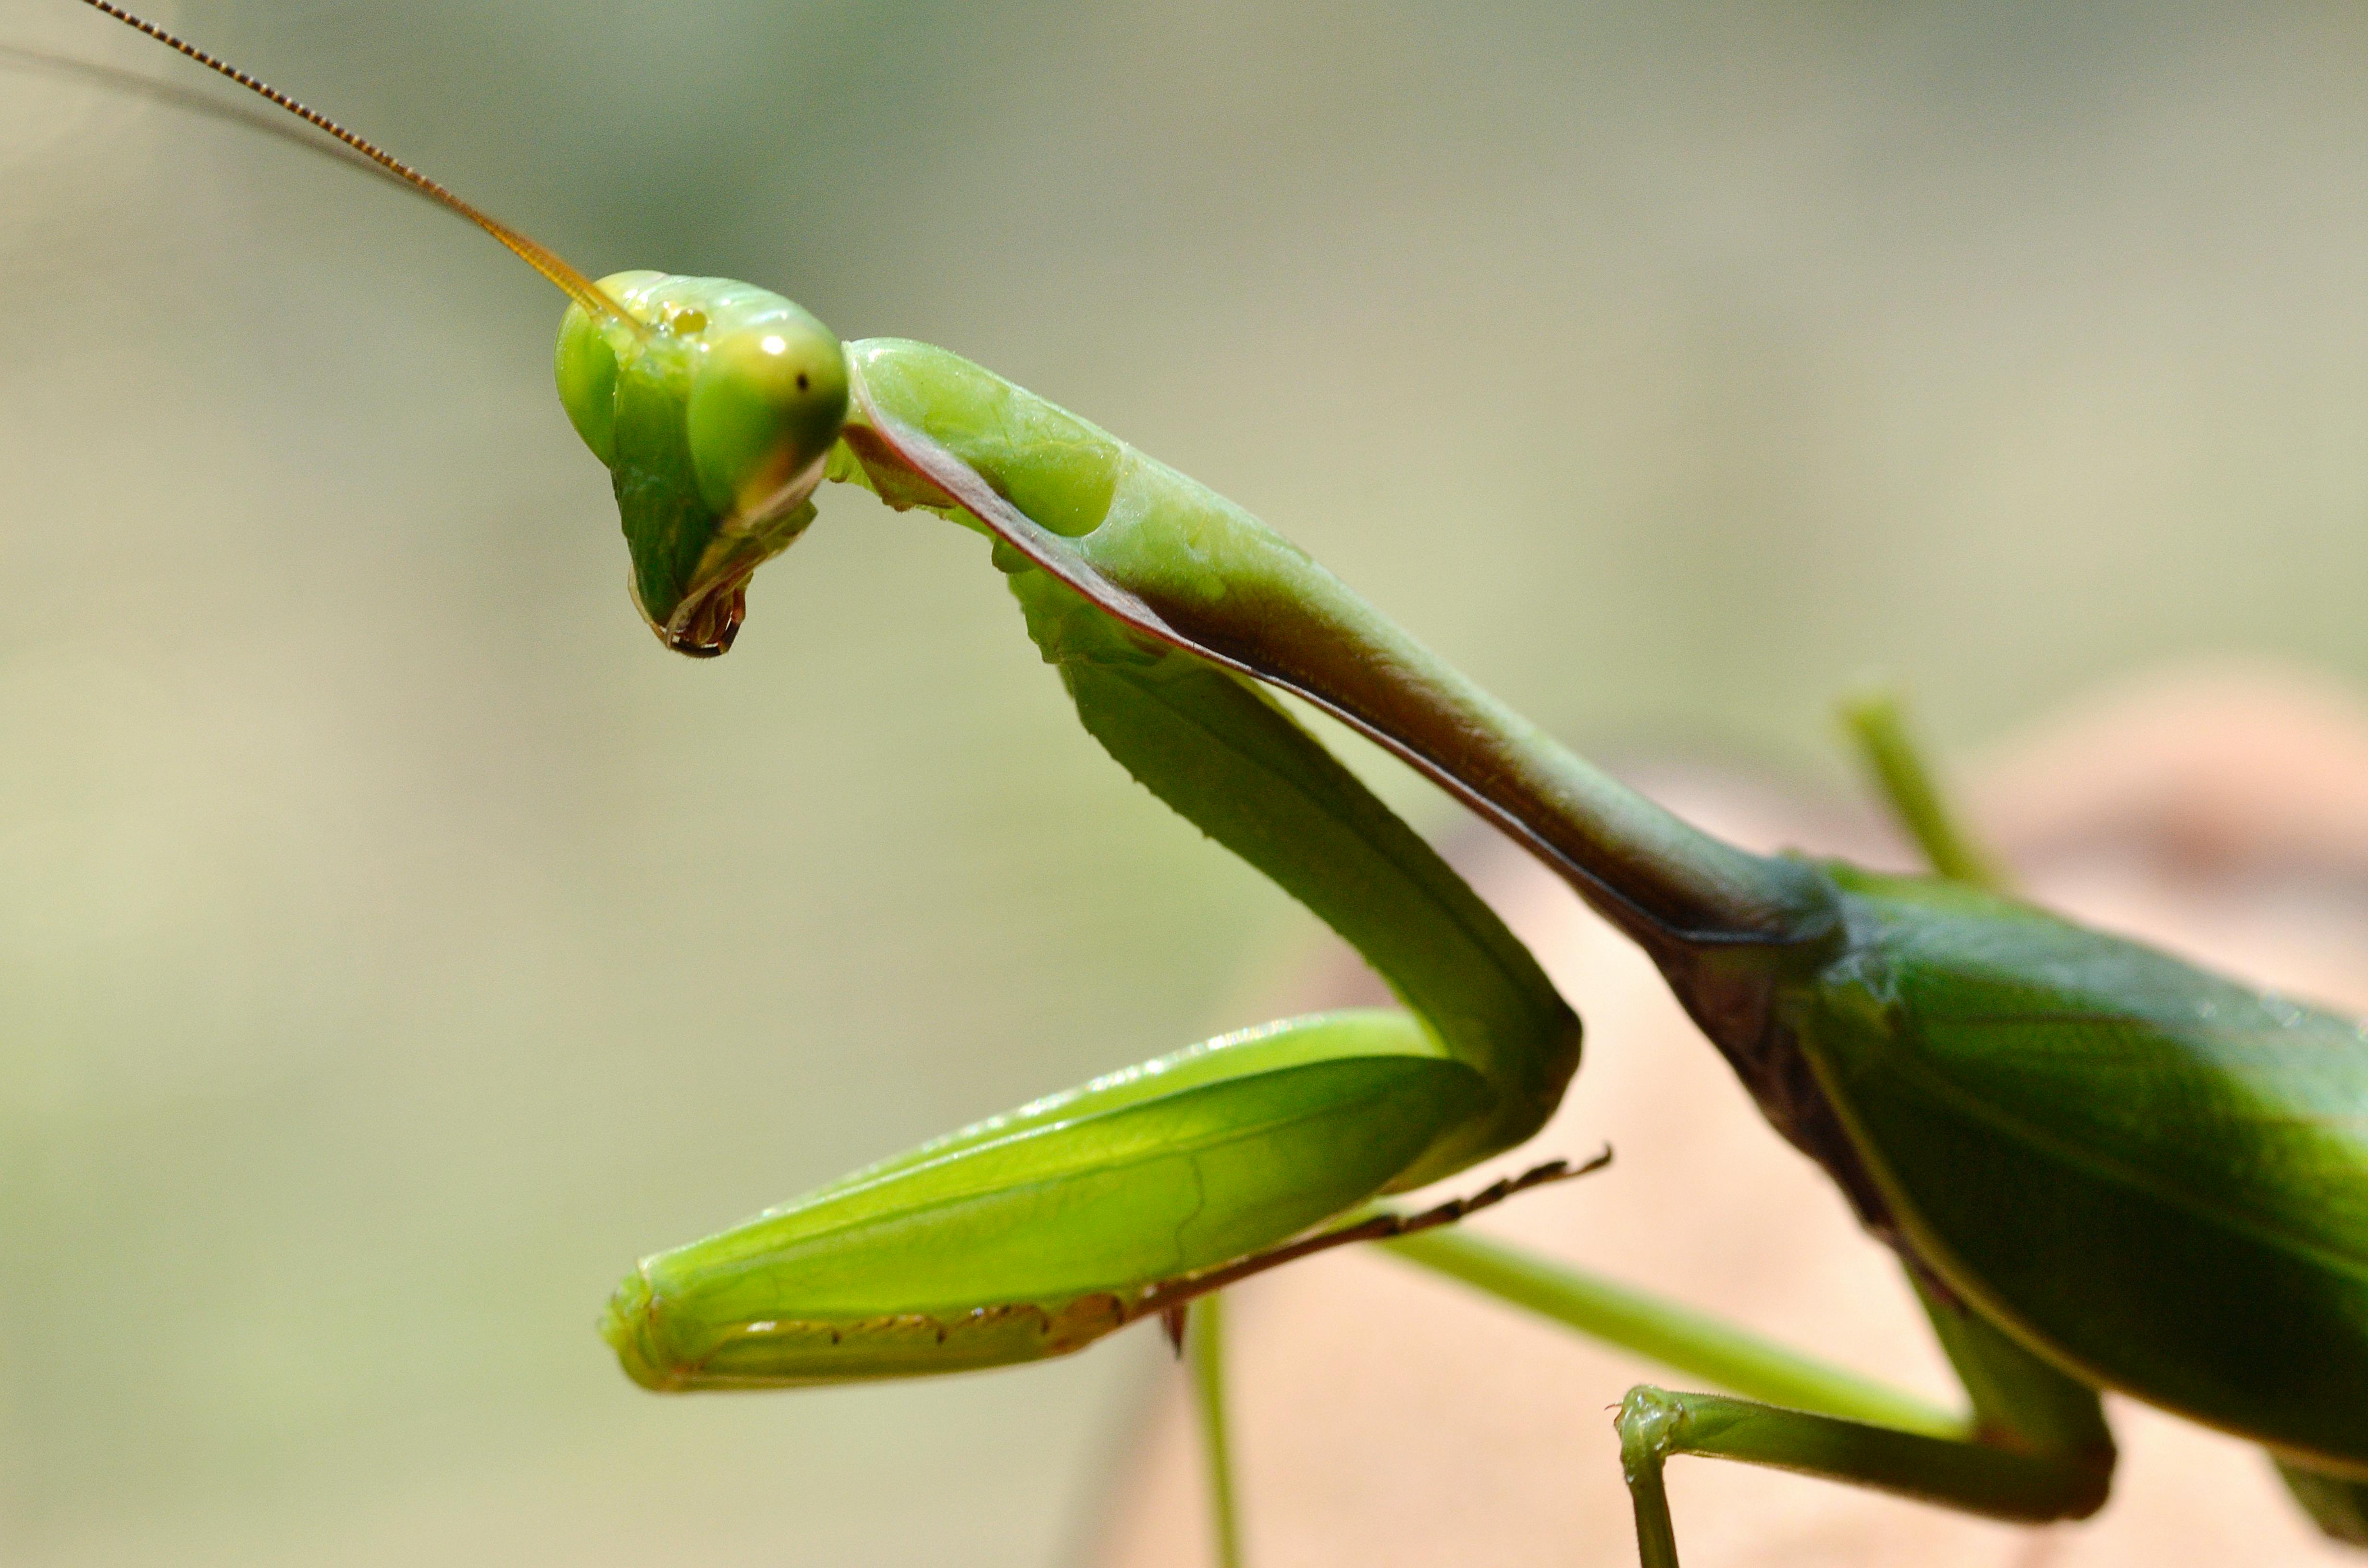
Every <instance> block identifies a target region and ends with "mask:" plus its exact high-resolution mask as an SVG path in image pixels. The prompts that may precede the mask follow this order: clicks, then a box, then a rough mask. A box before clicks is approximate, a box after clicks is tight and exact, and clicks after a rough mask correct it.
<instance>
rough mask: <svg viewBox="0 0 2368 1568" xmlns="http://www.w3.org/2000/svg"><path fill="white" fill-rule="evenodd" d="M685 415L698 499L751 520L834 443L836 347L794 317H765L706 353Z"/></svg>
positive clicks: (838, 402)
mask: <svg viewBox="0 0 2368 1568" xmlns="http://www.w3.org/2000/svg"><path fill="white" fill-rule="evenodd" d="M685 413H686V416H687V423H688V426H689V429H688V434H689V439H690V458H691V465H692V467H693V469H694V470H695V471H696V472H697V473H698V476H699V494H700V499H701V500H702V501H704V502H706V503H707V505H708V506H712V507H713V508H714V509H715V510H716V511H717V512H719V513H724V514H746V513H748V512H752V511H754V510H756V509H757V508H758V507H760V506H763V505H764V504H765V503H766V502H767V501H768V499H770V498H771V497H772V496H774V495H775V494H778V493H779V492H780V489H781V487H782V486H783V485H785V484H787V483H789V482H790V481H791V479H792V478H794V477H795V476H797V475H798V474H800V473H802V472H804V471H805V470H806V469H807V468H809V467H811V466H812V465H813V463H814V460H816V459H817V458H820V457H821V456H822V455H823V454H824V453H825V452H826V451H828V450H829V449H830V444H831V443H832V442H833V441H836V440H837V438H838V430H839V426H840V425H841V424H842V423H844V422H845V420H846V418H847V361H846V358H845V356H844V355H843V354H842V353H841V352H840V349H839V346H838V339H837V338H836V337H834V336H832V335H831V334H830V333H829V331H828V330H827V329H825V327H824V326H823V325H822V324H821V323H819V322H817V321H815V320H814V318H813V317H811V316H807V315H805V314H804V312H796V313H795V314H791V313H789V312H768V313H767V316H766V317H765V318H763V319H760V320H757V321H756V322H753V323H750V324H747V325H745V326H741V327H737V328H735V329H734V330H733V331H731V332H730V333H729V334H728V335H723V336H722V337H720V338H719V339H718V340H716V341H714V342H713V343H712V344H711V345H710V346H709V347H708V349H707V351H706V353H704V354H703V355H701V356H700V362H699V368H698V369H697V370H696V371H695V372H694V374H693V377H692V380H691V386H690V401H689V407H688V408H687V409H686V411H685Z"/></svg>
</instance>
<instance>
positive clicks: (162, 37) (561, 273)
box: [83, 0, 648, 334]
mask: <svg viewBox="0 0 2368 1568" xmlns="http://www.w3.org/2000/svg"><path fill="white" fill-rule="evenodd" d="M83 3H84V4H85V5H86V6H90V7H91V8H92V9H93V10H96V11H104V12H105V13H107V15H108V16H110V17H114V18H115V19H116V20H117V21H119V22H121V23H122V24H123V25H124V26H126V27H128V28H135V29H137V30H138V31H140V32H143V33H146V34H147V35H148V36H149V37H150V38H153V39H154V40H156V41H157V42H158V43H161V44H164V45H165V46H166V47H168V48H171V49H175V50H177V51H180V52H181V53H183V54H186V55H188V57H189V58H190V59H192V60H194V61H196V62H198V63H199V64H200V65H202V66H204V67H205V68H206V69H207V70H209V71H211V72H213V73H215V74H218V75H222V76H226V77H228V78H229V79H230V80H232V81H233V82H235V83H237V84H238V85H240V86H242V87H245V89H246V90H247V91H248V92H250V93H253V94H255V95H256V97H260V98H262V99H263V100H264V101H265V102H267V103H268V104H271V105H272V106H273V107H275V108H283V109H286V110H287V111H288V112H289V113H290V114H292V115H294V116H295V117H296V118H297V119H301V120H302V121H303V122H304V123H305V124H307V125H309V126H312V127H313V129H314V130H316V131H322V132H324V134H326V135H329V136H334V137H336V139H337V140H338V141H339V142H344V143H345V144H346V145H347V147H350V148H352V149H353V150H354V151H355V152H356V153H359V154H361V155H362V156H363V157H365V158H368V159H369V160H370V162H371V163H373V164H375V165H378V166H379V167H380V168H381V169H384V170H385V171H386V172H387V173H388V174H390V175H393V176H394V177H395V178H397V179H399V180H401V181H402V182H403V183H404V184H405V185H407V186H409V187H411V188H412V189H413V190H415V191H417V192H418V193H419V194H420V195H422V196H424V197H426V198H427V199H428V200H430V201H433V202H435V203H436V204H437V205H438V206H440V207H445V208H449V209H450V210H452V211H455V212H458V213H459V214H460V215H461V217H463V218H466V219H467V220H468V221H469V222H472V223H474V224H475V225H477V227H479V228H480V229H483V230H484V231H485V233H489V234H491V235H492V236H493V237H494V238H495V239H496V240H498V241H500V242H501V244H502V245H503V247H504V248H506V249H507V250H508V251H509V253H510V254H511V255H513V256H517V257H518V259H519V260H520V261H523V262H525V263H526V264H527V265H528V266H529V267H533V268H534V269H535V270H536V271H537V272H540V273H541V274H542V275H543V276H544V277H545V278H550V279H551V281H552V282H553V283H555V284H557V285H558V286H559V289H560V290H561V291H562V292H563V293H564V294H565V295H566V296H567V297H568V298H569V299H571V300H573V301H575V302H576V303H577V304H579V305H581V306H583V307H584V308H585V310H586V311H588V312H591V313H592V314H594V315H596V316H606V317H608V318H609V320H611V321H614V322H619V323H621V324H624V325H625V326H628V327H630V328H632V330H633V331H634V332H635V333H636V334H641V333H644V332H646V331H647V330H648V328H646V327H644V326H643V324H641V323H640V322H638V321H636V320H635V319H633V317H632V316H630V315H628V314H626V313H625V309H624V307H623V306H621V305H620V304H618V303H617V301H614V300H612V299H610V298H609V296H608V294H607V293H606V292H605V291H604V290H602V289H601V288H600V286H599V285H598V284H597V283H595V282H593V281H592V280H591V279H590V278H586V277H585V276H584V274H582V273H580V272H578V271H576V270H575V268H574V267H570V266H568V265H567V263H566V262H565V261H564V260H562V259H561V258H560V257H559V256H557V255H556V254H555V253H553V252H552V251H549V250H546V249H544V248H543V247H542V246H541V244H537V243H536V242H535V241H533V240H531V239H529V238H528V237H527V236H526V235H524V234H522V233H518V231H517V230H516V229H513V228H511V227H510V226H509V225H508V224H507V223H505V222H502V221H501V220H500V219H498V218H495V216H493V215H492V214H491V213H489V212H486V211H484V210H482V209H480V208H478V207H475V206H473V205H472V204H471V203H469V202H467V201H464V200H462V199H461V197H460V196H459V195H458V194H456V193H455V192H453V191H451V190H450V189H448V188H446V187H444V186H442V185H439V184H438V183H437V182H436V181H435V180H432V179H429V178H428V177H427V176H426V175H423V174H421V173H420V172H419V171H418V170H417V169H415V168H413V167H412V166H411V165H409V164H406V163H404V161H403V160H402V159H400V158H398V157H396V156H395V155H394V154H393V153H389V152H387V151H386V150H385V149H384V148H382V147H381V146H379V145H378V144H377V143H376V142H371V141H370V140H369V139H367V138H365V137H361V136H357V135H355V134H354V133H353V132H352V131H348V130H347V129H346V128H345V127H344V126H342V125H339V124H338V123H337V122H336V120H334V119H330V118H329V117H328V116H327V115H325V114H323V113H321V112H320V110H318V109H313V108H306V107H305V106H304V105H302V104H301V103H298V102H297V101H296V100H295V99H294V98H291V97H289V96H288V95H287V94H285V93H283V92H281V91H280V90H279V88H277V87H274V86H272V85H269V84H268V83H266V82H258V81H256V79H255V78H254V77H252V76H250V75H248V74H246V73H245V72H244V71H242V70H240V69H239V68H238V67H237V66H235V65H233V64H232V63H231V62H228V61H226V60H222V59H218V58H216V57H215V56H213V55H211V54H208V53H207V52H206V51H204V50H202V49H199V47H198V46H197V45H195V44H193V43H190V42H189V41H188V40H185V39H182V38H178V37H176V36H175V35H174V34H172V33H169V32H167V31H165V29H164V28H160V27H158V26H157V25H156V24H155V23H154V22H152V21H149V20H148V19H147V18H145V17H135V16H133V15H132V14H131V12H129V11H127V10H125V9H123V7H121V6H115V5H110V4H108V0H83Z"/></svg>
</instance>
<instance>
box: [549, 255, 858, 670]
mask: <svg viewBox="0 0 2368 1568" xmlns="http://www.w3.org/2000/svg"><path fill="white" fill-rule="evenodd" d="M598 287H599V288H600V289H601V290H603V291H604V292H605V293H607V294H608V296H609V298H611V299H613V300H614V301H617V304H618V306H619V307H620V309H621V310H623V311H624V312H626V314H627V315H629V316H630V317H631V318H632V320H631V321H626V322H620V321H617V320H615V319H613V318H611V319H602V318H600V317H597V316H595V315H593V314H592V313H590V312H587V311H586V309H585V308H584V307H583V306H581V305H577V306H575V307H571V308H570V309H569V311H568V312H567V315H566V319H565V320H564V321H563V322H562V323H561V324H560V329H559V348H558V355H557V358H556V361H555V364H554V367H553V368H554V370H555V373H556V378H557V381H558V383H559V397H560V402H561V403H563V404H564V406H565V407H566V409H567V417H568V420H569V422H570V423H572V424H573V425H574V426H575V432H576V434H577V435H579V436H581V437H583V438H584V444H585V445H586V446H587V447H589V448H591V449H592V452H593V455H594V456H596V457H598V459H599V460H601V462H602V463H603V464H605V465H606V466H607V467H608V469H609V475H610V477H611V479H612V480H613V481H614V483H615V488H616V494H617V510H618V514H619V517H620V520H621V521H622V523H623V525H624V530H625V543H626V545H627V547H628V548H629V549H630V550H631V551H632V578H631V582H632V593H633V602H634V604H635V605H636V606H638V607H639V608H640V609H641V612H642V616H643V619H645V620H647V621H648V622H649V624H650V629H651V630H652V631H655V632H656V633H657V634H658V637H659V638H660V640H661V641H663V642H665V643H666V646H668V647H670V648H672V649H674V650H675V651H676V652H677V653H690V654H693V655H698V656H712V655H713V654H716V653H723V651H724V649H726V648H728V647H730V646H731V644H732V639H733V636H734V633H735V632H736V631H738V629H739V625H740V618H741V614H742V608H743V604H744V602H745V597H746V589H747V583H748V578H749V575H750V574H752V573H754V572H755V571H756V570H757V567H758V566H760V565H762V564H764V562H767V561H768V560H770V559H771V558H772V557H773V556H775V555H778V554H780V552H781V551H783V550H786V549H787V548H789V545H790V542H791V540H794V539H796V538H797V536H798V534H799V533H800V532H801V531H802V530H803V528H805V526H806V524H807V522H808V521H810V520H811V519H812V518H813V517H814V508H813V506H810V505H809V504H808V502H807V497H808V496H809V495H811V494H813V491H814V486H815V485H816V484H817V483H820V481H821V478H822V464H823V458H824V456H825V454H826V453H828V452H829V450H830V449H831V445H832V443H834V442H836V441H837V439H838V432H839V427H840V426H841V425H843V424H844V423H845V422H846V419H847V396H848V371H847V358H846V354H845V352H844V350H842V349H841V348H840V347H839V343H838V339H837V338H836V337H834V336H833V335H831V333H830V330H829V329H828V328H827V327H825V326H824V325H823V324H821V323H820V322H818V321H816V320H815V319H814V317H813V316H812V315H810V314H808V313H807V312H804V311H803V310H801V309H799V308H798V307H797V306H796V305H794V304H792V303H791V302H790V301H787V300H785V299H783V298H781V296H780V295H779V294H774V293H769V292H768V291H767V290H762V289H757V288H752V287H750V286H749V285H747V284H746V283H734V282H732V281H730V280H729V279H726V278H675V277H669V276H667V275H666V274H664V273H658V272H620V273H617V274H615V275H613V276H611V277H609V278H603V279H602V280H601V282H600V284H599V285H598Z"/></svg>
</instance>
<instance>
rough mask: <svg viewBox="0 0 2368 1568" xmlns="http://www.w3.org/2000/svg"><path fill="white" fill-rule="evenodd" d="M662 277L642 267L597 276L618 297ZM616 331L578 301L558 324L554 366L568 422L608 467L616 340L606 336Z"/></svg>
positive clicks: (613, 444)
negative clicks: (632, 270)
mask: <svg viewBox="0 0 2368 1568" xmlns="http://www.w3.org/2000/svg"><path fill="white" fill-rule="evenodd" d="M664 276H665V274H663V273H657V272H650V271H646V270H643V271H635V272H618V273H612V274H610V275H609V277H607V278H602V279H601V280H600V287H601V289H602V290H604V291H605V292H607V294H608V295H609V298H610V299H613V300H618V301H624V300H626V299H628V298H629V297H630V296H631V295H632V292H633V290H635V289H636V288H637V287H639V286H641V285H643V284H646V283H649V282H652V281H654V280H655V279H657V278H663V277H664ZM618 331H620V328H618V327H617V326H616V325H615V324H613V323H609V322H604V321H596V320H594V319H593V318H592V317H591V316H590V315H588V314H586V312H585V309H584V307H583V306H581V305H570V306H568V307H567V314H566V315H565V316H564V317H563V318H562V319H561V321H560V324H559V349H558V353H557V355H556V356H555V360H554V364H553V366H552V369H553V371H554V373H555V375H556V377H557V380H558V381H559V403H560V406H561V407H563V408H564V409H566V410H567V422H568V423H569V424H571V425H573V426H575V433H576V434H577V435H578V436H581V437H584V444H585V445H586V446H587V447H589V448H591V449H592V455H593V456H594V457H597V458H598V459H599V460H600V462H601V465H602V466H603V467H608V468H613V467H615V466H616V462H617V374H618V364H617V345H616V344H615V342H613V341H612V340H611V337H610V335H611V334H612V333H615V332H618Z"/></svg>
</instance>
